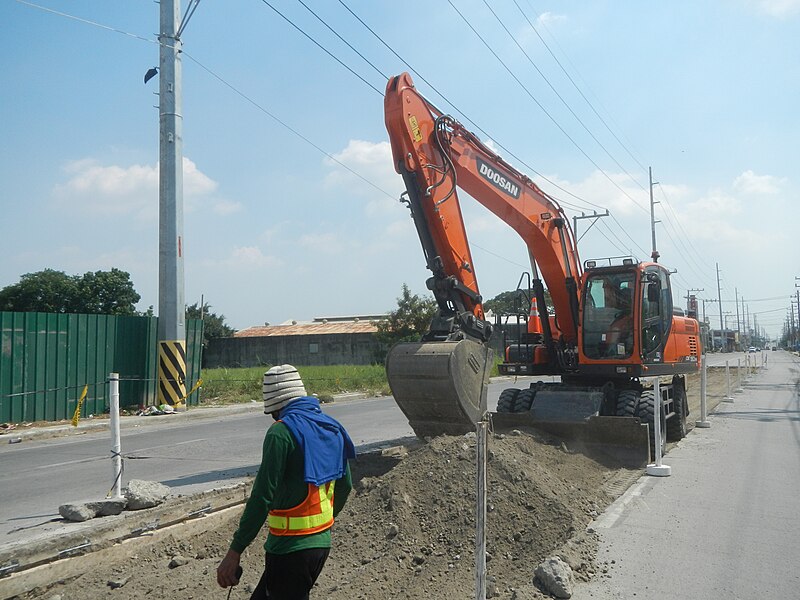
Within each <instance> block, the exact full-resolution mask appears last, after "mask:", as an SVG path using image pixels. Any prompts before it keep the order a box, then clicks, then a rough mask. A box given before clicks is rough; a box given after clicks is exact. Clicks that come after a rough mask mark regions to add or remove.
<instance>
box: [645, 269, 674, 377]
mask: <svg viewBox="0 0 800 600" xmlns="http://www.w3.org/2000/svg"><path fill="white" fill-rule="evenodd" d="M641 289H642V294H641V312H640V314H641V317H642V321H641V325H642V329H641V331H642V337H641V341H642V346H641V347H642V361H643V362H644V363H660V362H663V360H664V347H665V345H666V343H667V339H668V337H669V330H670V327H671V326H672V291H671V289H670V285H669V273H668V272H667V270H666V269H664V268H662V267H660V266H658V265H652V266H648V267H646V268H645V270H644V272H643V273H642V286H641Z"/></svg>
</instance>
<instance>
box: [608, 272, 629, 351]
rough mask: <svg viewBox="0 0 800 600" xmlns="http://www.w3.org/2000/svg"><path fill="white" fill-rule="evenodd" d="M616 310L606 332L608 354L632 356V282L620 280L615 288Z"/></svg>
mask: <svg viewBox="0 0 800 600" xmlns="http://www.w3.org/2000/svg"><path fill="white" fill-rule="evenodd" d="M613 301H614V308H616V312H615V313H614V320H613V321H612V322H611V324H610V325H609V327H608V332H607V333H606V336H605V338H606V355H607V356H630V354H631V352H632V351H633V314H632V310H633V289H632V288H631V287H630V282H628V281H623V282H620V287H618V288H616V289H614V290H613Z"/></svg>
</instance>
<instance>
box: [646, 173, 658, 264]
mask: <svg viewBox="0 0 800 600" xmlns="http://www.w3.org/2000/svg"><path fill="white" fill-rule="evenodd" d="M647 171H648V172H649V173H650V233H651V234H652V236H653V252H652V253H651V254H650V256H651V257H652V258H653V262H658V257H659V256H660V254H659V253H658V250H656V223H661V221H656V207H655V205H656V202H655V201H654V200H653V186H654V185H656V184H657V183H658V182H657V181H653V167H647Z"/></svg>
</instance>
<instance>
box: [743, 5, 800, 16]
mask: <svg viewBox="0 0 800 600" xmlns="http://www.w3.org/2000/svg"><path fill="white" fill-rule="evenodd" d="M754 4H755V7H756V10H757V11H758V12H760V13H763V14H765V15H768V16H770V17H776V18H778V19H783V18H788V17H791V16H794V15H795V14H797V13H798V12H800V0H755V2H754Z"/></svg>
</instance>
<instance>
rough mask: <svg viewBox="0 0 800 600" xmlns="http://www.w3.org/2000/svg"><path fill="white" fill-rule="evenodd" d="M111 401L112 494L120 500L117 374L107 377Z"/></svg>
mask: <svg viewBox="0 0 800 600" xmlns="http://www.w3.org/2000/svg"><path fill="white" fill-rule="evenodd" d="M108 387H109V398H110V399H111V465H112V467H113V473H114V484H113V486H112V492H113V494H114V495H113V497H114V498H122V444H121V442H120V435H119V373H111V374H110V375H109V376H108Z"/></svg>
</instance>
